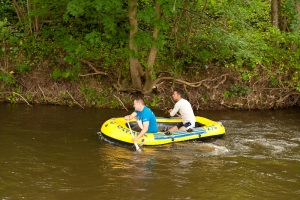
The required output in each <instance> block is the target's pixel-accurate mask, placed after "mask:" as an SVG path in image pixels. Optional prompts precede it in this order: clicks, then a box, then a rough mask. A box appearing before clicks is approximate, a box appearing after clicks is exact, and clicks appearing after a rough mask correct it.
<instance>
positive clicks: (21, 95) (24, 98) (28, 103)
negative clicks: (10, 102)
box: [12, 92, 32, 106]
mask: <svg viewBox="0 0 300 200" xmlns="http://www.w3.org/2000/svg"><path fill="white" fill-rule="evenodd" d="M12 93H13V94H16V95H18V96H19V97H21V98H22V99H23V100H24V101H25V102H26V103H27V105H29V106H32V105H30V103H28V101H27V100H26V99H25V98H24V97H23V96H22V95H20V94H18V93H16V92H12Z"/></svg>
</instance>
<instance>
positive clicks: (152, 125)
mask: <svg viewBox="0 0 300 200" xmlns="http://www.w3.org/2000/svg"><path fill="white" fill-rule="evenodd" d="M134 112H136V114H137V117H138V120H141V121H142V123H143V122H149V127H148V131H147V133H156V132H158V128H157V124H156V117H155V114H154V113H153V112H152V111H151V110H150V109H149V108H148V107H147V106H144V108H143V110H142V111H137V110H135V111H134Z"/></svg>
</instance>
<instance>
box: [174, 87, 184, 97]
mask: <svg viewBox="0 0 300 200" xmlns="http://www.w3.org/2000/svg"><path fill="white" fill-rule="evenodd" d="M173 92H177V94H179V95H180V96H181V97H183V96H184V93H183V91H182V90H181V89H179V88H175V89H174V90H173Z"/></svg>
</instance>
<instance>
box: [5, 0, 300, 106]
mask: <svg viewBox="0 0 300 200" xmlns="http://www.w3.org/2000/svg"><path fill="white" fill-rule="evenodd" d="M157 2H158V3H160V6H161V9H162V11H161V14H162V17H161V18H159V19H158V18H156V17H155V9H154V6H153V2H152V1H139V5H138V15H137V18H138V19H139V31H138V34H137V35H136V37H135V44H136V45H137V46H138V53H136V54H135V55H134V56H135V57H136V58H138V59H139V62H140V64H141V66H142V67H143V68H144V69H147V67H148V66H147V64H146V60H147V59H148V54H149V50H150V49H151V47H153V45H154V46H155V47H157V48H158V53H157V55H156V57H155V58H156V59H155V64H154V66H153V69H152V73H151V79H152V89H151V91H150V92H143V91H137V90H135V88H134V86H133V85H132V84H131V73H130V65H129V60H130V57H131V56H132V52H131V51H129V49H128V37H129V36H128V35H129V29H130V26H129V23H128V7H127V1H124V2H123V1H109V2H102V1H84V2H81V3H80V2H79V1H72V0H71V1H69V0H62V1H38V0H35V1H32V2H31V4H32V5H31V6H30V7H29V6H28V4H26V1H19V2H18V3H17V2H16V1H12V2H11V1H0V8H1V9H2V10H3V12H1V14H0V44H1V50H0V101H2V102H10V103H19V102H23V103H27V104H30V105H31V104H58V105H69V106H80V107H83V108H84V107H90V106H95V107H106V108H126V109H128V108H129V107H131V105H132V98H133V97H134V96H135V95H137V94H138V95H140V94H141V93H142V95H144V98H145V101H146V103H147V105H149V106H150V107H153V108H158V109H166V108H169V107H172V105H173V103H174V102H172V99H171V98H170V95H171V91H172V88H174V87H180V88H182V89H184V91H185V93H186V98H187V99H189V100H190V101H191V103H192V105H193V107H194V109H228V108H229V109H274V108H286V107H292V106H299V104H300V62H299V60H300V48H299V46H300V36H299V27H300V26H299V24H300V23H299V21H300V20H299V19H300V11H298V10H297V9H296V8H297V6H299V2H298V1H291V0H284V1H282V6H281V10H280V11H279V12H280V14H281V16H282V19H284V20H283V21H282V26H279V27H275V26H274V25H273V24H272V23H271V17H270V16H269V13H270V9H271V7H270V6H271V5H270V2H269V1H264V0H260V1H255V2H252V3H249V2H248V3H245V2H243V1H232V2H231V4H227V3H226V1H219V2H217V1H191V2H190V1H183V0H178V1H175V2H176V5H175V4H174V1H163V2H161V1H157ZM153 24H156V25H157V26H158V27H159V29H160V32H159V34H158V37H157V39H156V40H153V38H152V32H153V29H152V25H153ZM283 25H284V26H283ZM144 78H145V77H143V76H142V77H141V79H142V80H144ZM116 85H122V88H125V89H123V90H119V89H118V87H116ZM124 86H125V87H124Z"/></svg>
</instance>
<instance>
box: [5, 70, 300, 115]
mask: <svg viewBox="0 0 300 200" xmlns="http://www.w3.org/2000/svg"><path fill="white" fill-rule="evenodd" d="M201 76H202V77H201ZM201 76H199V77H197V78H195V77H192V78H191V76H187V77H180V78H176V79H175V78H174V80H166V81H162V82H161V83H160V84H159V85H158V86H156V87H155V88H154V89H153V91H152V93H150V94H146V95H144V99H145V102H146V104H147V105H148V106H149V107H151V108H154V109H162V110H164V109H169V108H171V107H172V106H173V104H174V102H173V101H172V99H171V93H172V88H174V87H179V88H181V89H183V90H184V91H185V93H186V98H187V99H188V100H189V101H190V102H191V104H192V106H193V108H194V109H195V110H220V109H247V110H251V109H278V108H287V107H293V106H299V105H300V93H299V92H297V91H296V89H293V88H288V87H280V88H279V87H271V86H270V83H269V79H268V77H267V76H264V75H263V74H262V75H261V77H260V78H259V79H254V80H252V81H250V82H247V83H245V82H243V81H242V80H241V78H240V76H239V74H237V73H236V72H234V71H230V70H227V71H224V70H223V71H218V72H217V71H215V72H214V73H211V72H206V73H203V74H202V75H201ZM16 82H17V84H15V85H10V86H7V85H6V86H5V85H3V83H1V84H2V85H3V86H2V88H1V90H2V91H1V92H0V101H1V102H9V103H26V104H28V105H34V104H54V105H68V106H79V107H81V108H86V107H98V108H120V109H131V108H132V100H133V98H134V96H135V95H137V94H136V93H129V92H118V91H116V90H115V88H114V87H113V84H114V83H115V81H114V80H113V79H112V78H110V77H107V76H89V77H79V79H78V80H76V81H67V80H54V79H53V78H51V71H49V70H48V71H45V70H35V71H32V72H30V74H20V75H16ZM139 95H140V94H139Z"/></svg>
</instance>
